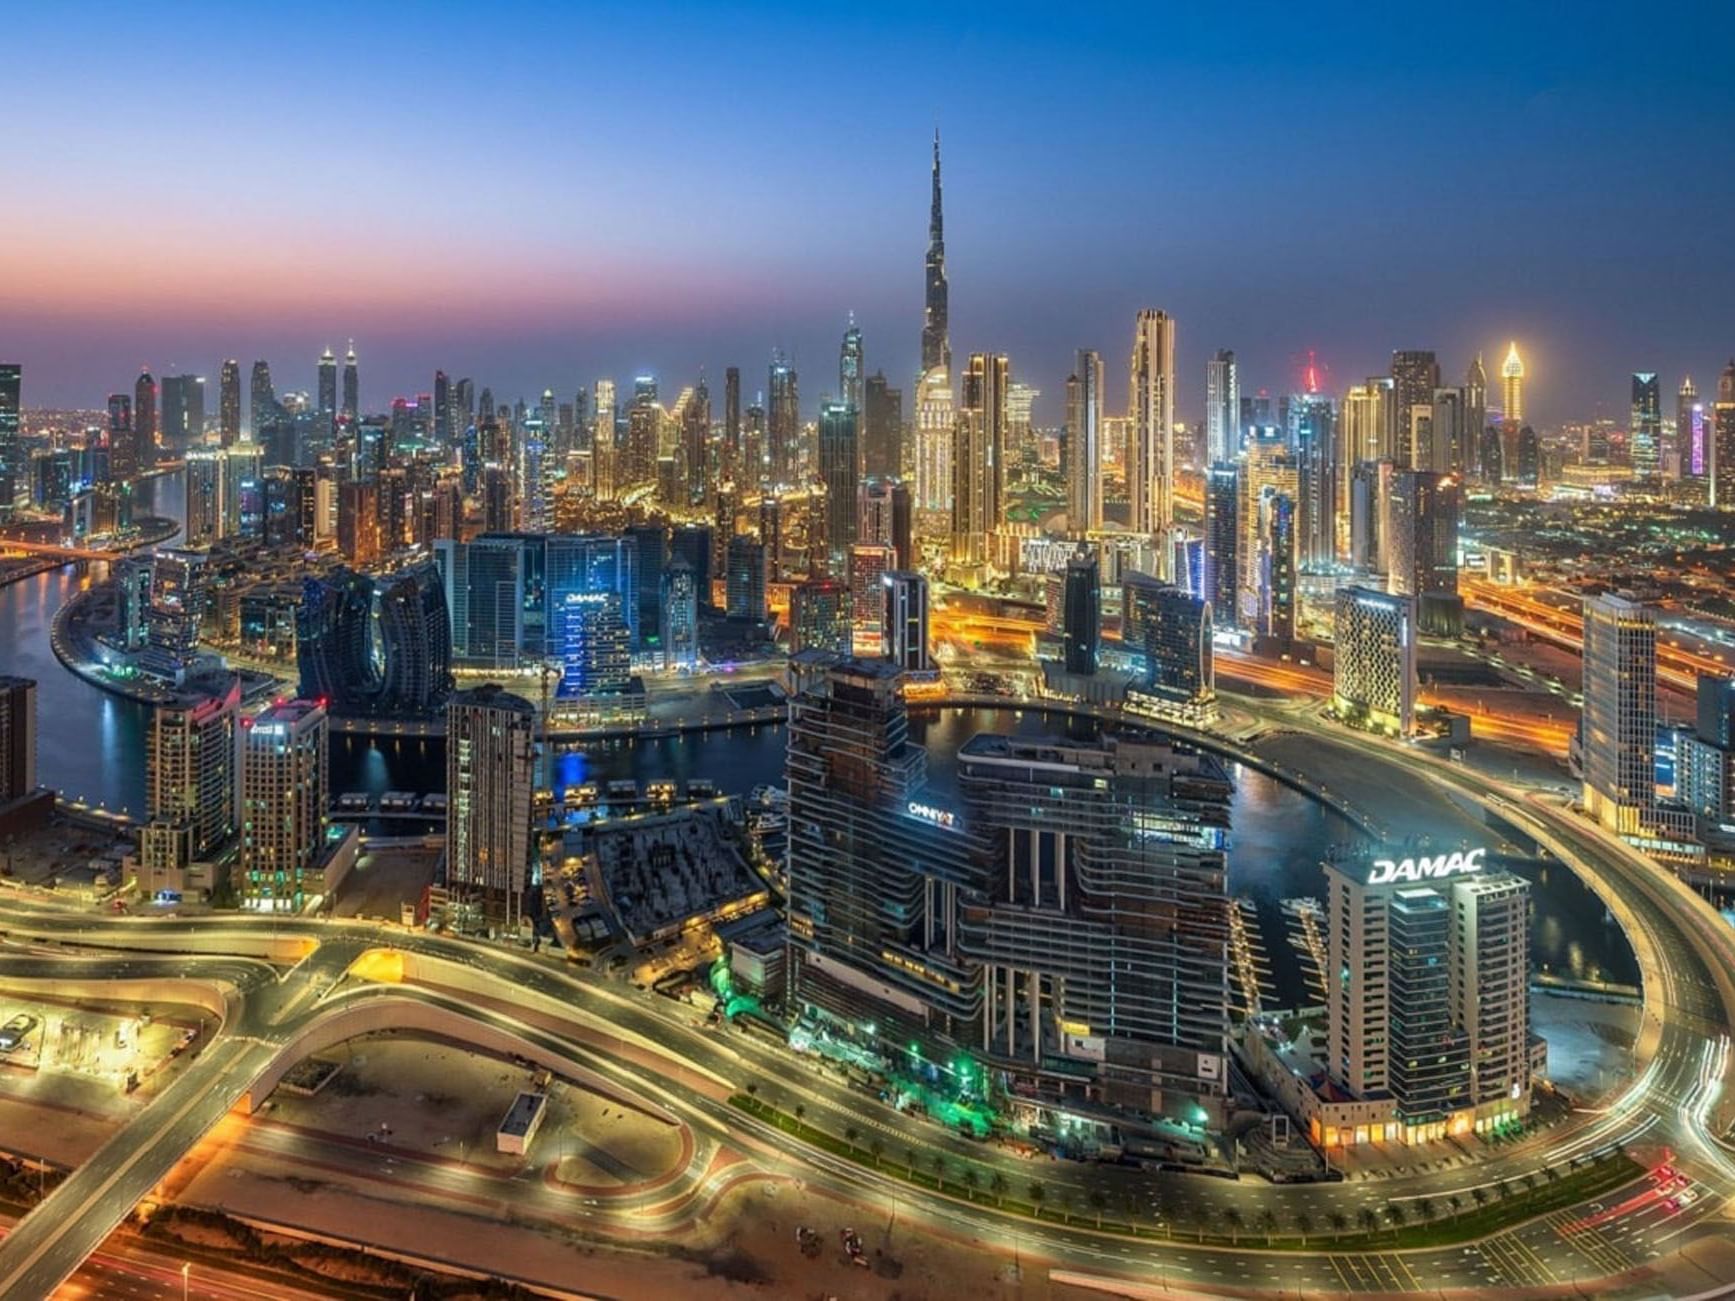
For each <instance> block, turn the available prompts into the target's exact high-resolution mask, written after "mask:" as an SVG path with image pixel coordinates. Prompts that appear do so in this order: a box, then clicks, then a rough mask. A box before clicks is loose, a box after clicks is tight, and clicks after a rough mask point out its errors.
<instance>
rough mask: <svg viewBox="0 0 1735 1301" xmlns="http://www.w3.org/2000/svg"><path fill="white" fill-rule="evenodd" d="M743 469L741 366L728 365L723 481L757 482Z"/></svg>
mask: <svg viewBox="0 0 1735 1301" xmlns="http://www.w3.org/2000/svg"><path fill="white" fill-rule="evenodd" d="M593 447H594V440H593ZM745 470H746V466H745V464H744V458H743V449H742V446H741V368H740V367H739V366H730V367H729V368H727V369H726V370H725V371H724V372H723V481H724V482H725V483H733V484H741V483H744V482H747V481H748V478H749V477H750V478H751V480H752V482H755V483H757V482H758V478H759V476H758V475H757V473H755V474H753V475H752V476H746V475H745V473H744V472H745Z"/></svg>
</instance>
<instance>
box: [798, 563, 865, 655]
mask: <svg viewBox="0 0 1735 1301" xmlns="http://www.w3.org/2000/svg"><path fill="white" fill-rule="evenodd" d="M850 637H851V634H850V593H849V588H848V587H846V586H844V584H843V583H842V582H841V581H839V580H838V579H835V578H810V579H808V580H807V581H806V582H802V583H797V584H796V585H795V586H794V587H793V588H791V589H790V592H789V653H790V654H791V655H799V654H800V653H801V652H802V651H830V652H832V653H834V654H838V655H847V654H849V653H850Z"/></svg>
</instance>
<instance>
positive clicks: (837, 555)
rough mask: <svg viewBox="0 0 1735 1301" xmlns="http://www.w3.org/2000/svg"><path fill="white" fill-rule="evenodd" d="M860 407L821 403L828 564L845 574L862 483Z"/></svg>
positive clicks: (828, 568)
mask: <svg viewBox="0 0 1735 1301" xmlns="http://www.w3.org/2000/svg"><path fill="white" fill-rule="evenodd" d="M857 424H858V420H857V415H856V409H855V408H854V407H852V406H849V405H847V404H846V403H842V402H821V403H820V404H819V477H820V481H821V482H822V483H823V484H824V485H825V529H824V547H825V555H824V561H825V568H826V572H828V573H831V574H837V575H842V574H844V573H845V572H846V571H847V568H848V560H849V549H850V547H851V545H853V544H854V542H855V540H856V536H857V522H856V498H857V493H858V490H859V486H860V483H861V469H860V464H859V460H858V456H857V442H856V429H857Z"/></svg>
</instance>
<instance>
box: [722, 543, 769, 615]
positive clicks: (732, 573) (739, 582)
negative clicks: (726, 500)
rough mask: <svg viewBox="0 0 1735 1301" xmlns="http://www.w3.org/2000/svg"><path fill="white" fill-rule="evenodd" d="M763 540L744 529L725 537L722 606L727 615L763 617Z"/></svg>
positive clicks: (764, 557)
mask: <svg viewBox="0 0 1735 1301" xmlns="http://www.w3.org/2000/svg"><path fill="white" fill-rule="evenodd" d="M766 563H767V562H766V555H765V544H764V543H762V542H757V541H755V540H754V539H753V538H751V537H749V536H747V535H746V534H745V533H737V534H735V535H733V536H732V537H731V538H730V539H729V544H728V548H727V550H726V552H725V553H724V573H723V582H724V598H723V609H724V613H726V614H727V615H728V616H729V617H730V618H731V619H751V620H754V621H755V622H759V623H763V622H764V620H765V613H766V610H765V566H766Z"/></svg>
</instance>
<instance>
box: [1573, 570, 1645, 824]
mask: <svg viewBox="0 0 1735 1301" xmlns="http://www.w3.org/2000/svg"><path fill="white" fill-rule="evenodd" d="M1580 727H1581V729H1582V737H1581V745H1582V751H1583V756H1584V805H1585V811H1586V812H1587V813H1588V814H1590V815H1591V816H1592V817H1594V818H1596V819H1597V820H1598V821H1599V822H1601V823H1602V824H1603V825H1604V826H1605V827H1607V828H1609V829H1610V830H1611V831H1616V832H1619V833H1620V834H1622V835H1636V834H1638V833H1639V832H1640V831H1641V830H1643V829H1644V826H1645V824H1646V823H1647V822H1648V820H1649V818H1648V815H1649V814H1650V811H1651V810H1652V809H1653V808H1654V807H1655V805H1656V791H1657V784H1656V783H1657V779H1656V761H1655V751H1656V743H1657V624H1656V619H1655V616H1654V615H1653V613H1652V611H1651V610H1650V609H1649V608H1648V607H1647V606H1644V605H1642V604H1640V603H1639V602H1637V601H1634V600H1631V599H1629V598H1627V597H1624V596H1619V595H1615V594H1614V593H1608V594H1605V595H1602V596H1593V597H1588V598H1586V600H1585V602H1584V710H1583V714H1582V719H1581V722H1580Z"/></svg>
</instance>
